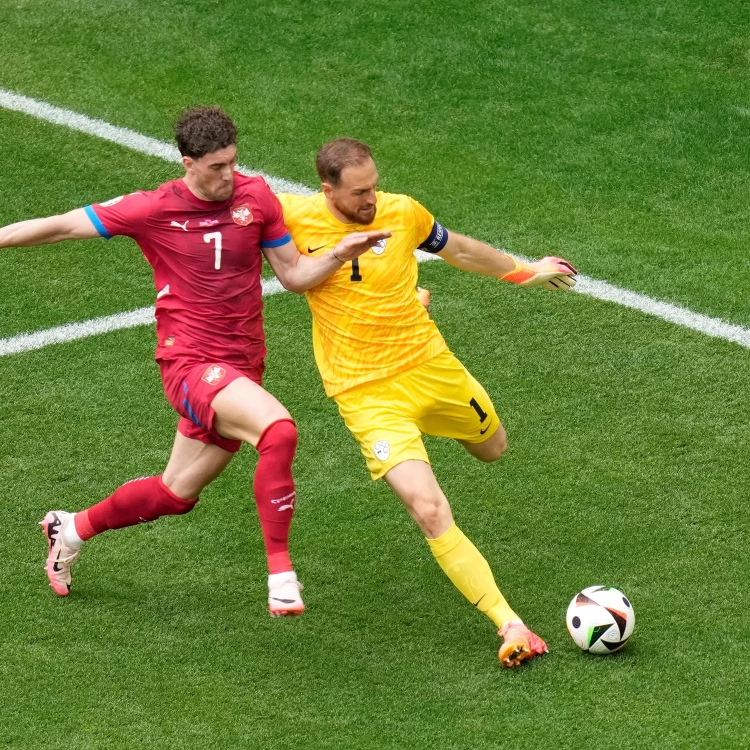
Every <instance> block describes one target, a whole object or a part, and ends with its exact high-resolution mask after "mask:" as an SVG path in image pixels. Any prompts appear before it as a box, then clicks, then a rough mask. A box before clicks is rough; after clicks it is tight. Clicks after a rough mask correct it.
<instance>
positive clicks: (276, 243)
mask: <svg viewBox="0 0 750 750" xmlns="http://www.w3.org/2000/svg"><path fill="white" fill-rule="evenodd" d="M291 241H292V236H291V235H290V234H289V232H287V233H286V234H285V235H284V236H283V237H279V239H277V240H265V241H264V242H261V243H260V246H261V247H263V248H267V247H281V246H282V245H286V243H287V242H291Z"/></svg>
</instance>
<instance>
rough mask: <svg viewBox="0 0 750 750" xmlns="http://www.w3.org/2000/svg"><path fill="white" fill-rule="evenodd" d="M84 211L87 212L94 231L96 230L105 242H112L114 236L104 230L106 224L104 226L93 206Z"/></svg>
mask: <svg viewBox="0 0 750 750" xmlns="http://www.w3.org/2000/svg"><path fill="white" fill-rule="evenodd" d="M83 210H84V211H85V212H86V216H88V217H89V219H91V223H92V224H93V225H94V229H96V231H97V232H99V234H100V235H101V236H102V237H104V239H105V240H111V239H112V235H111V234H110V233H109V232H108V231H107V230H106V229H105V228H104V224H102V222H101V219H100V218H99V217H98V216H97V215H96V211H94V209H93V208H92V207H91V206H86V207H85V208H84V209H83Z"/></svg>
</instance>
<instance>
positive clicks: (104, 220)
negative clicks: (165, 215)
mask: <svg viewBox="0 0 750 750" xmlns="http://www.w3.org/2000/svg"><path fill="white" fill-rule="evenodd" d="M151 203H152V201H151V193H146V192H138V193H130V195H121V196H119V197H118V198H112V200H108V201H104V203H94V204H92V205H90V206H86V207H85V208H84V211H86V215H87V216H88V217H89V219H91V223H92V224H93V225H94V227H95V228H96V231H97V232H99V234H100V235H101V236H102V237H104V239H106V240H108V239H111V238H112V237H114V236H116V235H125V236H126V237H133V238H134V239H135V238H137V237H138V236H139V235H140V233H141V232H142V230H143V229H144V228H145V224H146V219H147V218H148V215H149V213H150V212H151Z"/></svg>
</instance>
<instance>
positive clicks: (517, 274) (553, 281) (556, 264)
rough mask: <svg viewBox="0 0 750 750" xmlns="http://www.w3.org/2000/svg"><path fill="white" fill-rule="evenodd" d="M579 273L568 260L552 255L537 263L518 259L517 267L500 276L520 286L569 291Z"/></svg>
mask: <svg viewBox="0 0 750 750" xmlns="http://www.w3.org/2000/svg"><path fill="white" fill-rule="evenodd" d="M577 273H578V271H577V270H576V269H575V268H574V267H573V266H572V265H571V264H570V263H568V261H567V260H564V259H563V258H555V257H554V256H551V255H550V256H547V257H546V258H542V259H541V260H538V261H536V262H535V263H523V262H521V261H519V260H516V267H515V268H514V269H513V270H512V271H511V272H510V273H506V274H505V276H501V277H500V278H501V280H502V281H510V282H511V283H512V284H518V285H519V286H543V287H544V288H545V289H552V290H560V291H563V292H567V291H568V290H569V289H572V288H573V287H574V286H575V284H576V280H575V276H576V274H577Z"/></svg>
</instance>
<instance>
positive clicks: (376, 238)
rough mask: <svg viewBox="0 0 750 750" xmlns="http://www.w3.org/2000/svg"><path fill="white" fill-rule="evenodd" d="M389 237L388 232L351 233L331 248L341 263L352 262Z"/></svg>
mask: <svg viewBox="0 0 750 750" xmlns="http://www.w3.org/2000/svg"><path fill="white" fill-rule="evenodd" d="M390 236H391V233H390V232H352V233H351V234H347V235H346V237H344V239H343V240H341V242H339V244H338V245H336V247H334V248H333V254H334V256H335V257H336V258H338V259H339V260H341V261H347V260H354V259H355V258H359V256H360V255H362V254H363V253H366V252H367V251H368V250H369V249H370V248H371V247H372V246H373V245H374V244H376V243H377V242H380V241H381V240H387V239H388V238H389V237H390Z"/></svg>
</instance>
